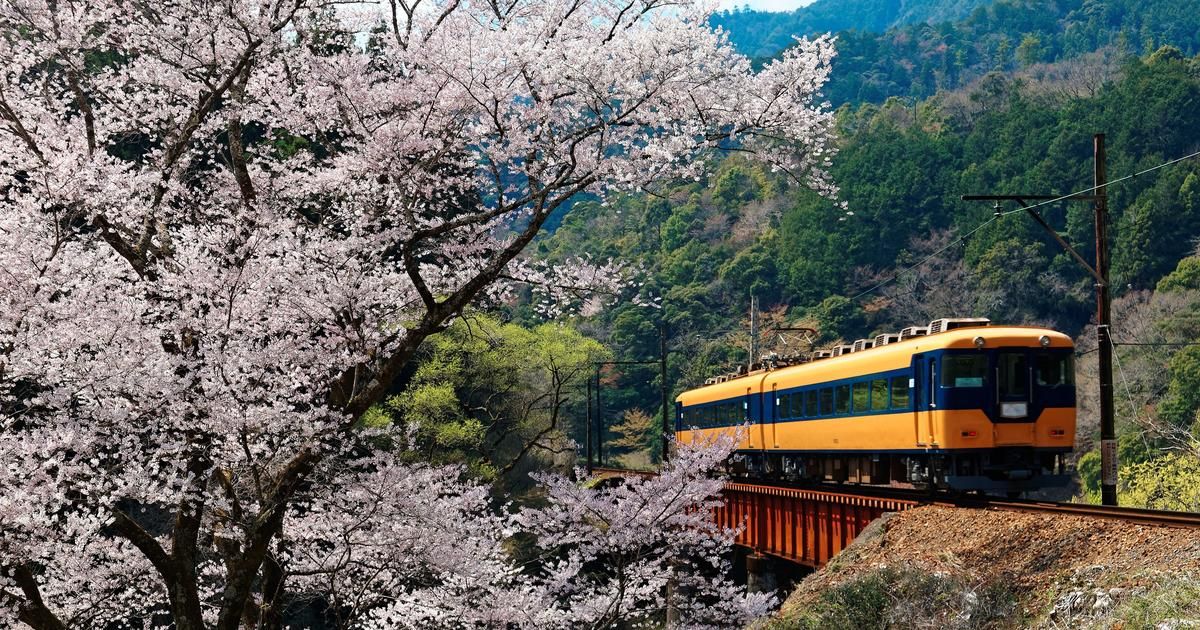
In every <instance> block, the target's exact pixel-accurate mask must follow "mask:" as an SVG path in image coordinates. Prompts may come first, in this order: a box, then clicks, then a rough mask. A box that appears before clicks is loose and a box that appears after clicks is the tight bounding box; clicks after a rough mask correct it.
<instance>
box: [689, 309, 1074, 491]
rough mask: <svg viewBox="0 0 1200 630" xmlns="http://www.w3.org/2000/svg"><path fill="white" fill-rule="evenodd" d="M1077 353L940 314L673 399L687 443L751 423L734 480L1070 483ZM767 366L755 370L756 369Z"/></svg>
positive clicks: (1061, 341) (1002, 485)
mask: <svg viewBox="0 0 1200 630" xmlns="http://www.w3.org/2000/svg"><path fill="white" fill-rule="evenodd" d="M1073 357H1074V346H1073V344H1072V342H1071V338H1070V337H1068V336H1067V335H1065V334H1063V333H1060V332H1056V331H1053V330H1050V329H1046V328H1034V327H1023V326H994V325H991V324H990V322H988V321H987V320H983V319H940V320H935V321H933V322H930V324H929V326H927V327H911V328H906V329H904V330H903V331H901V332H900V333H898V334H885V335H879V336H877V337H875V338H874V339H869V340H868V339H861V340H858V341H857V342H855V343H854V344H852V345H844V346H837V347H835V348H834V349H833V350H832V351H821V352H818V353H814V354H813V355H810V356H807V357H803V358H799V359H797V362H796V364H791V365H788V364H787V363H786V362H782V361H766V362H764V364H763V365H762V366H761V367H759V369H756V370H754V371H751V372H748V373H741V374H735V375H731V376H727V377H720V378H717V379H710V382H708V383H707V384H706V385H705V386H703V387H700V388H697V389H693V390H689V391H685V392H683V393H682V394H680V395H679V397H678V398H677V399H676V427H675V428H676V432H677V437H678V438H679V439H680V440H681V441H683V442H688V441H691V440H693V439H696V438H698V437H701V436H703V435H704V434H708V433H711V432H716V431H729V430H730V428H731V427H738V426H747V427H748V430H747V433H746V435H745V436H744V438H743V439H742V441H741V443H740V444H739V445H738V448H737V450H736V452H735V453H734V455H733V456H732V458H731V460H730V469H731V472H733V473H734V474H744V475H750V476H757V477H769V478H782V479H792V480H810V481H835V482H849V483H861V484H871V485H892V486H901V487H929V488H939V489H946V488H948V489H953V490H977V491H1000V492H1005V493H1008V494H1017V493H1020V492H1024V491H1028V490H1034V489H1038V488H1044V487H1050V486H1062V485H1066V484H1068V483H1069V481H1070V476H1069V475H1068V474H1066V458H1067V456H1068V454H1069V453H1070V452H1071V450H1072V447H1073V445H1074V443H1075V383H1074V363H1073ZM756 367H758V366H756Z"/></svg>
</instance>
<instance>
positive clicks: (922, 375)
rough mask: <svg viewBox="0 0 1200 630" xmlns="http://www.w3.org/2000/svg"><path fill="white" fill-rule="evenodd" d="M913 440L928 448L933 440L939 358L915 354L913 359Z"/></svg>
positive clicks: (911, 382) (911, 384) (911, 383)
mask: <svg viewBox="0 0 1200 630" xmlns="http://www.w3.org/2000/svg"><path fill="white" fill-rule="evenodd" d="M909 384H910V386H911V387H912V399H913V440H914V442H915V443H916V445H917V446H919V447H923V448H928V447H930V446H934V445H933V444H932V442H933V413H934V411H935V410H936V409H937V358H936V357H933V356H930V355H925V354H915V355H913V359H912V379H911V380H910V382H909Z"/></svg>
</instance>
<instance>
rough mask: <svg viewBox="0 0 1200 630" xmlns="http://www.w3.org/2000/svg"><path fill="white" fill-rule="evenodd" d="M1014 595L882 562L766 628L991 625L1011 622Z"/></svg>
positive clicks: (806, 629) (822, 629) (824, 629)
mask: <svg viewBox="0 0 1200 630" xmlns="http://www.w3.org/2000/svg"><path fill="white" fill-rule="evenodd" d="M1015 611H1016V598H1015V597H1014V596H1013V594H1012V593H1010V592H1009V591H1007V590H1006V589H1004V588H1003V587H1000V586H984V587H979V586H972V585H970V584H967V583H965V582H964V581H962V580H961V579H958V578H955V577H952V576H949V575H944V574H937V573H929V572H926V571H921V570H919V569H913V568H896V567H884V568H881V569H877V570H875V571H872V572H870V573H867V574H865V575H863V576H860V577H858V578H855V579H854V580H851V581H849V582H846V583H844V584H841V585H839V586H836V587H833V588H831V589H829V590H828V591H825V592H824V593H822V594H821V596H820V598H819V599H818V600H817V601H816V603H815V604H813V606H812V607H811V608H810V609H809V610H807V611H804V612H802V613H800V614H799V615H797V616H796V617H792V618H789V619H783V620H779V621H778V622H776V623H775V625H773V626H772V630H827V629H835V628H836V629H846V630H850V629H859V628H863V629H867V628H956V629H963V630H968V629H973V628H991V627H998V626H1005V625H1011V624H1012V623H1013V620H1012V619H1010V618H1009V617H1010V615H1012V614H1013V613H1014V612H1015Z"/></svg>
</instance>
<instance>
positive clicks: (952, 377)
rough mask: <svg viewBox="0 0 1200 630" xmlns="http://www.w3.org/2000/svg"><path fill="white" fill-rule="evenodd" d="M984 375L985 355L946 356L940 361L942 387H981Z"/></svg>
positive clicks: (985, 372)
mask: <svg viewBox="0 0 1200 630" xmlns="http://www.w3.org/2000/svg"><path fill="white" fill-rule="evenodd" d="M985 374H987V357H986V356H985V355H982V354H948V355H946V356H945V357H944V358H943V359H942V387H983V377H984V375H985Z"/></svg>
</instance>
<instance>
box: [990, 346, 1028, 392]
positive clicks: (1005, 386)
mask: <svg viewBox="0 0 1200 630" xmlns="http://www.w3.org/2000/svg"><path fill="white" fill-rule="evenodd" d="M996 367H997V369H998V370H999V372H1000V395H1001V396H1012V397H1021V396H1025V395H1026V393H1027V391H1028V389H1029V362H1028V361H1026V360H1025V353H1024V352H1001V353H1000V357H999V360H998V361H996Z"/></svg>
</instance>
